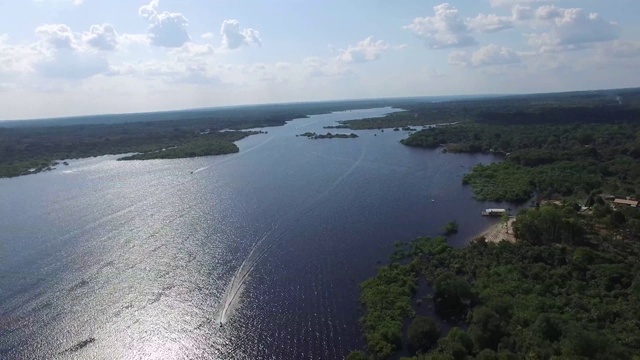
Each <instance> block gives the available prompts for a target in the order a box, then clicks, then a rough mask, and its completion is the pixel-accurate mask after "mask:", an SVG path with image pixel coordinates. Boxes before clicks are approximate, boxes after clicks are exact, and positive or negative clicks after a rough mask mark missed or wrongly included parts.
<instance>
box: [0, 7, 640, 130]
mask: <svg viewBox="0 0 640 360" xmlns="http://www.w3.org/2000/svg"><path fill="white" fill-rule="evenodd" d="M638 14H640V1H638V0H609V1H604V0H548V1H545V0H449V2H442V1H431V0H394V1H392V0H322V1H320V0H313V1H312V0H0V23H2V24H3V26H2V27H0V111H1V113H0V119H24V118H43V117H58V116H74V115H86V114H104V113H127V112H144V111H162V110H173V109H188V108H200V107H216V106H226V105H239V104H256V103H273V102H300V101H320V100H335V99H360V98H379V97H402V96H440V95H468V94H511V93H534V92H554V91H570V90H592V89H606V88H621V87H638V86H640V22H638V21H637V19H638Z"/></svg>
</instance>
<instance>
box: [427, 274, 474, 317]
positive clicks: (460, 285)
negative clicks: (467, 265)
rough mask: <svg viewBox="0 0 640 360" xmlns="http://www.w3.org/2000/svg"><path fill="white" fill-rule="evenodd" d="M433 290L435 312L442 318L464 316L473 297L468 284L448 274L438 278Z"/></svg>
mask: <svg viewBox="0 0 640 360" xmlns="http://www.w3.org/2000/svg"><path fill="white" fill-rule="evenodd" d="M433 288H434V290H435V294H434V297H433V301H434V303H435V305H436V310H437V311H438V314H439V315H440V316H442V317H444V318H451V317H454V316H460V315H464V314H465V313H466V311H467V309H468V307H469V305H470V303H471V300H472V299H473V297H474V294H473V291H472V289H471V285H470V284H469V282H467V281H466V280H465V279H463V278H460V277H458V276H455V275H454V274H452V273H450V272H445V273H443V274H441V275H440V276H438V277H437V278H436V280H435V281H434V283H433Z"/></svg>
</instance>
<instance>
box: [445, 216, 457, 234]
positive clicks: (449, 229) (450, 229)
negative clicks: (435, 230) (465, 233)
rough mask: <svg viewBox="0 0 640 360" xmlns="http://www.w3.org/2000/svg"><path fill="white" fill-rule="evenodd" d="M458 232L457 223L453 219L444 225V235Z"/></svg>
mask: <svg viewBox="0 0 640 360" xmlns="http://www.w3.org/2000/svg"><path fill="white" fill-rule="evenodd" d="M457 232H458V223H457V222H456V221H455V220H454V221H452V222H450V223H448V224H447V226H445V227H444V234H445V235H453V234H455V233H457Z"/></svg>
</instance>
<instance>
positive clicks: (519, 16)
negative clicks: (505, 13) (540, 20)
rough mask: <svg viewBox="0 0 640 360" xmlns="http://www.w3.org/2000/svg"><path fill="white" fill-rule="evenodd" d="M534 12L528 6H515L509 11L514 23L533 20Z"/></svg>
mask: <svg viewBox="0 0 640 360" xmlns="http://www.w3.org/2000/svg"><path fill="white" fill-rule="evenodd" d="M534 15H535V11H534V10H533V9H532V8H531V7H530V6H522V5H515V6H514V7H513V8H512V9H511V17H512V18H513V20H514V21H526V20H531V19H533V17H534Z"/></svg>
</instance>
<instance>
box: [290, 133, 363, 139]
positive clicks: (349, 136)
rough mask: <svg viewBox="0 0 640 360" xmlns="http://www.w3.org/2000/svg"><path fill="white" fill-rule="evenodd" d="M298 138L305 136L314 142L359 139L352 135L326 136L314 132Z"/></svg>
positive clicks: (329, 134)
mask: <svg viewBox="0 0 640 360" xmlns="http://www.w3.org/2000/svg"><path fill="white" fill-rule="evenodd" d="M297 136H303V137H306V138H308V139H312V140H317V139H354V138H357V137H358V135H356V134H354V133H351V134H332V133H330V132H328V133H326V134H316V133H314V132H306V133H304V134H300V135H297Z"/></svg>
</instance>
